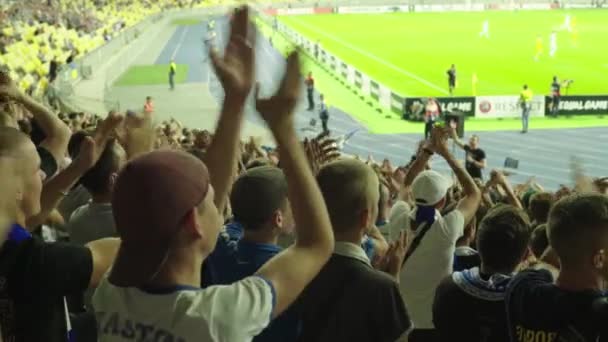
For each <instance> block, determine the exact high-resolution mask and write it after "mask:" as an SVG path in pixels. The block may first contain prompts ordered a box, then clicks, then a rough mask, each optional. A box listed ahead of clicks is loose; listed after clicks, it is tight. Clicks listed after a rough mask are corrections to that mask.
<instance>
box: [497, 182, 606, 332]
mask: <svg viewBox="0 0 608 342" xmlns="http://www.w3.org/2000/svg"><path fill="white" fill-rule="evenodd" d="M547 231H548V234H549V244H550V250H549V252H547V253H546V254H545V255H546V256H548V255H550V254H552V253H554V254H555V257H556V258H558V259H559V261H553V262H552V264H554V265H555V266H559V267H560V270H559V271H558V270H557V269H555V268H553V266H549V265H548V264H543V263H541V264H539V265H536V267H533V268H531V269H528V270H525V271H522V272H520V273H519V274H518V275H517V276H515V278H514V279H513V280H512V281H511V283H510V285H509V288H508V290H507V297H506V304H507V314H508V321H509V334H510V336H511V341H527V340H528V336H542V338H543V339H544V340H545V341H603V340H604V339H605V338H606V337H607V336H608V325H606V317H605V316H603V315H602V314H600V313H599V312H597V311H596V309H597V308H596V307H594V305H593V303H594V301H596V300H597V299H600V298H604V296H605V293H606V292H605V291H606V282H607V281H608V259H607V256H606V250H608V197H606V196H605V195H600V194H590V193H588V194H575V195H570V196H567V197H564V198H562V199H561V200H559V201H557V203H555V205H554V206H553V208H552V209H551V212H550V214H549V221H548V225H547ZM557 264H559V265H557Z"/></svg>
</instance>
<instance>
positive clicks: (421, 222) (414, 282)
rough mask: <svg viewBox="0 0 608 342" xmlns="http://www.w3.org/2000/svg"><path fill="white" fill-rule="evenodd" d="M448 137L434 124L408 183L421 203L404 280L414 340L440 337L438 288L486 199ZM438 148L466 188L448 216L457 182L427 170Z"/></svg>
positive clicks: (414, 213)
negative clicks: (435, 302)
mask: <svg viewBox="0 0 608 342" xmlns="http://www.w3.org/2000/svg"><path fill="white" fill-rule="evenodd" d="M447 138H448V131H447V130H446V129H445V128H439V127H436V128H434V129H433V133H432V136H431V140H430V141H428V142H427V143H426V145H425V146H424V147H423V148H421V149H420V151H419V153H418V156H416V160H415V161H414V162H413V163H412V165H411V167H410V169H409V170H408V173H407V175H406V177H405V181H404V185H405V186H406V187H410V186H411V190H412V194H413V198H414V201H415V203H416V207H415V209H414V210H413V211H412V213H411V216H410V218H411V221H409V222H408V223H409V225H408V230H411V231H412V232H413V233H414V234H415V238H414V239H413V240H412V242H411V244H410V247H409V250H408V254H407V255H406V260H405V261H404V266H403V267H404V268H403V270H402V271H401V280H400V282H399V283H400V288H401V294H402V295H403V298H404V299H405V303H406V305H407V308H408V310H409V312H410V313H411V315H412V320H413V321H414V327H415V328H414V330H413V331H412V333H411V334H410V336H409V341H410V342H416V341H425V342H427V341H435V340H436V338H437V333H436V331H435V330H434V326H433V322H432V312H431V307H432V305H433V296H434V294H435V288H436V287H437V285H439V283H440V282H441V280H442V279H443V278H445V277H446V276H448V275H449V274H451V273H452V268H453V264H454V250H455V248H456V246H455V245H456V241H457V240H458V239H459V238H460V237H461V236H462V235H463V233H464V226H465V225H468V224H469V222H470V221H471V220H472V218H473V217H474V216H475V212H476V211H477V208H478V206H479V202H480V198H481V194H480V191H479V189H478V188H477V185H476V184H475V182H474V181H473V178H471V176H470V175H469V174H468V173H467V172H466V171H465V169H464V168H463V167H462V166H461V165H460V163H459V162H458V161H457V160H456V158H454V156H452V154H451V153H450V151H449V148H448V145H447ZM435 153H437V154H438V155H440V156H442V157H443V158H444V159H445V160H446V161H447V163H448V165H449V166H450V167H451V168H452V170H453V171H454V173H455V175H456V177H457V178H458V180H459V182H460V184H461V185H462V187H463V197H462V199H461V200H460V201H459V203H458V205H457V206H456V209H454V210H453V211H451V212H450V213H449V214H447V215H446V216H445V217H444V216H442V215H441V214H440V210H441V209H442V208H443V207H444V206H445V204H446V195H447V192H448V190H449V188H450V187H451V185H452V182H451V180H450V179H448V178H445V177H444V176H442V175H441V174H439V173H437V172H435V171H432V170H429V171H424V172H423V170H424V169H425V167H426V165H427V163H428V161H429V159H430V157H431V156H432V155H433V154H435Z"/></svg>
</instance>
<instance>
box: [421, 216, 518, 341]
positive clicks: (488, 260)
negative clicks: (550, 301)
mask: <svg viewBox="0 0 608 342" xmlns="http://www.w3.org/2000/svg"><path fill="white" fill-rule="evenodd" d="M529 239H530V223H529V219H528V217H527V215H526V214H525V212H524V211H523V210H521V209H517V208H515V207H513V206H509V205H500V206H498V207H495V208H494V209H492V210H490V212H489V213H488V214H487V216H486V217H485V218H484V219H483V220H482V221H481V224H480V226H479V233H478V236H477V248H478V249H479V254H480V256H481V266H480V267H474V268H471V269H468V270H465V271H462V272H454V273H453V274H452V275H451V276H448V277H446V278H445V279H444V280H443V281H442V282H441V284H440V285H439V286H438V287H437V291H436V293H435V301H434V303H433V323H434V324H435V328H436V329H437V331H438V332H439V336H440V340H441V341H492V342H501V341H505V342H508V341H509V333H508V329H507V315H506V312H505V303H504V297H505V291H506V289H507V284H508V283H509V281H510V279H511V277H512V275H513V274H514V272H515V270H516V269H517V267H518V266H519V264H520V263H521V262H522V261H524V260H526V259H527V257H528V255H529V249H528V241H529ZM456 313H457V314H456Z"/></svg>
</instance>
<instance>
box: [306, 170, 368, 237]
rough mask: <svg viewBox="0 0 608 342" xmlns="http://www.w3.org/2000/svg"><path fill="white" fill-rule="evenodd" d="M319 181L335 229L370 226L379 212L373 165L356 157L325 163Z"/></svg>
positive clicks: (336, 230) (339, 230)
mask: <svg viewBox="0 0 608 342" xmlns="http://www.w3.org/2000/svg"><path fill="white" fill-rule="evenodd" d="M317 182H318V183H319V187H320V189H321V192H322V193H323V198H324V199H325V203H326V205H327V210H328V211H329V217H330V219H331V223H332V226H333V229H334V231H335V232H346V231H350V230H355V229H361V228H366V227H365V226H366V225H368V224H370V223H373V222H374V221H375V219H376V215H377V206H378V199H379V182H378V177H377V176H376V174H375V173H374V171H373V170H372V168H371V167H369V166H367V165H365V164H364V163H363V162H361V161H358V160H355V159H343V160H338V161H335V162H332V163H329V164H327V165H325V166H324V167H323V168H322V169H321V171H319V174H318V175H317Z"/></svg>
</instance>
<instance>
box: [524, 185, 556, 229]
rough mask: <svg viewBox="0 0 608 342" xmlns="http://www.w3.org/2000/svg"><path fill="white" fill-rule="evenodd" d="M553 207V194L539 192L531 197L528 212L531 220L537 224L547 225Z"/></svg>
mask: <svg viewBox="0 0 608 342" xmlns="http://www.w3.org/2000/svg"><path fill="white" fill-rule="evenodd" d="M552 205H553V194H552V193H550V192H539V193H536V194H534V195H532V196H531V197H530V204H529V206H528V212H529V213H530V218H531V219H532V221H533V222H536V223H545V222H547V219H548V218H549V210H551V206H552Z"/></svg>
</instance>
